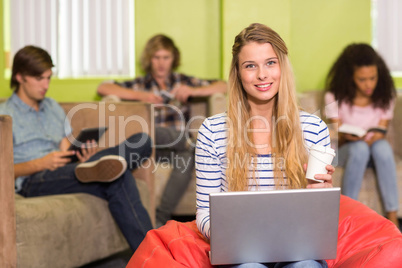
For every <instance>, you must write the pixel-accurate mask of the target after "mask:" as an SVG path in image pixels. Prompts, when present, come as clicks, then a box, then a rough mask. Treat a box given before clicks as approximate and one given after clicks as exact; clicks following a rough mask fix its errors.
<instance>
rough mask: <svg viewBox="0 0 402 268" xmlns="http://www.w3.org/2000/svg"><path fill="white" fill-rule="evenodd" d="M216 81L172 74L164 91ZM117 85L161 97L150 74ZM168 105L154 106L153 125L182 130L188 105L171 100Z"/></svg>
mask: <svg viewBox="0 0 402 268" xmlns="http://www.w3.org/2000/svg"><path fill="white" fill-rule="evenodd" d="M215 81H217V80H205V79H198V78H195V77H192V76H187V75H184V74H180V73H172V74H171V75H170V76H169V77H168V79H167V81H166V85H167V89H166V91H168V92H171V91H172V90H173V89H174V88H176V87H178V86H180V85H187V86H190V87H201V86H208V85H210V84H211V83H213V82H215ZM115 83H116V84H117V85H119V86H122V87H125V88H130V89H132V90H143V91H147V92H152V93H154V94H155V95H161V93H160V92H161V89H160V88H159V85H158V83H157V82H156V80H155V79H154V78H153V77H152V75H151V74H147V75H146V76H144V77H138V78H135V79H134V80H129V81H124V82H120V83H118V82H115ZM167 104H168V105H166V104H165V105H155V106H154V107H155V110H154V111H155V124H156V125H157V126H160V127H175V128H176V129H177V130H181V129H184V127H185V123H186V122H188V120H189V110H190V109H189V105H188V104H182V103H180V102H178V101H177V100H174V99H173V100H171V101H170V102H169V103H167Z"/></svg>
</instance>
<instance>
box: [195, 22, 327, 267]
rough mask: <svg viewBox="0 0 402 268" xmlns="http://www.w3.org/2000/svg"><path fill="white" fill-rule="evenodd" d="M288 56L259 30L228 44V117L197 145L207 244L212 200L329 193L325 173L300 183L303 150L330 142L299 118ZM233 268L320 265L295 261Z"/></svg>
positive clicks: (322, 128) (201, 223) (210, 124)
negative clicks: (225, 194) (284, 191)
mask: <svg viewBox="0 0 402 268" xmlns="http://www.w3.org/2000/svg"><path fill="white" fill-rule="evenodd" d="M287 54H288V50H287V47H286V44H285V43H284V41H283V40H282V39H281V37H280V36H279V35H278V34H277V33H276V32H275V31H273V30H272V29H271V28H269V27H267V26H265V25H262V24H251V25H250V26H249V27H247V28H245V29H244V30H243V31H242V32H240V34H239V35H237V36H236V38H235V42H234V45H233V48H232V55H233V58H232V64H231V69H230V75H229V89H228V90H229V92H228V93H229V105H228V110H227V112H226V113H222V114H218V115H215V116H212V117H210V118H207V119H206V120H205V121H204V123H203V125H202V126H201V128H200V130H199V134H198V140H197V147H196V174H197V216H196V222H197V227H198V229H199V230H200V232H201V233H202V234H203V235H204V236H205V237H206V238H210V225H209V200H208V195H209V194H210V193H211V192H221V191H257V190H274V189H281V188H306V187H307V188H318V187H332V176H331V174H332V173H333V172H334V167H333V166H331V165H328V166H327V167H326V169H327V170H328V173H327V174H318V175H316V176H315V178H316V179H319V180H322V181H323V182H322V183H312V182H311V181H307V180H306V178H305V169H306V163H307V155H308V150H309V147H310V146H311V145H313V144H320V145H323V146H330V137H329V131H328V129H327V126H326V125H325V123H324V122H323V121H322V120H321V119H320V118H318V117H316V116H314V115H310V114H308V113H305V112H301V111H299V108H298V105H297V103H296V96H295V85H294V78H293V73H292V68H291V65H290V62H289V60H288V56H287ZM245 228H247V227H245ZM240 266H241V267H243V266H247V267H326V266H327V265H326V262H325V261H302V262H297V263H277V264H258V263H256V264H242V265H240ZM236 267H237V266H236Z"/></svg>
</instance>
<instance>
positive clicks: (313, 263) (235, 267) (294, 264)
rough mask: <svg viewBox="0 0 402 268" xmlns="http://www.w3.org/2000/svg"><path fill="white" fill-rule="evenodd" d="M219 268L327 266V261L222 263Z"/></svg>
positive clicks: (301, 267) (321, 267) (317, 267)
mask: <svg viewBox="0 0 402 268" xmlns="http://www.w3.org/2000/svg"><path fill="white" fill-rule="evenodd" d="M218 267H219V268H267V267H268V268H326V267H328V265H327V262H326V261H324V260H321V261H315V260H306V261H297V262H278V263H243V264H238V265H221V266H218Z"/></svg>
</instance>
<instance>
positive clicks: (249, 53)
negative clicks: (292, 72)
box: [239, 42, 281, 106]
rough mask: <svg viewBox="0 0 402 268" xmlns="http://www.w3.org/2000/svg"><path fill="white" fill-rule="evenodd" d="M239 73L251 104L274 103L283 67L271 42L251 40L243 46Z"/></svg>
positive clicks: (240, 54)
mask: <svg viewBox="0 0 402 268" xmlns="http://www.w3.org/2000/svg"><path fill="white" fill-rule="evenodd" d="M239 73H240V79H241V82H242V85H243V88H244V90H245V91H246V93H247V97H248V102H249V103H250V105H251V106H253V104H267V103H273V100H274V97H275V96H276V94H277V93H278V91H279V82H280V78H281V69H280V66H279V60H278V57H277V55H276V53H275V52H274V50H273V48H272V45H271V44H269V43H263V44H260V43H257V42H250V43H248V44H246V45H245V46H243V48H242V49H241V51H240V53H239Z"/></svg>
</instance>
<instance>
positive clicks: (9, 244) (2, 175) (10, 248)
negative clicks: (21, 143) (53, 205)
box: [0, 115, 17, 267]
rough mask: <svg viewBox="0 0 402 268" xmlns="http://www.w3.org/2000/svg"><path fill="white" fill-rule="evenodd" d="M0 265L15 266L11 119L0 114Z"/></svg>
mask: <svg viewBox="0 0 402 268" xmlns="http://www.w3.org/2000/svg"><path fill="white" fill-rule="evenodd" d="M0 152H1V153H0V215H1V220H0V267H16V266H17V246H16V225H15V200H14V198H15V193H14V160H13V159H14V158H13V133H12V119H11V117H10V116H6V115H0Z"/></svg>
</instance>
